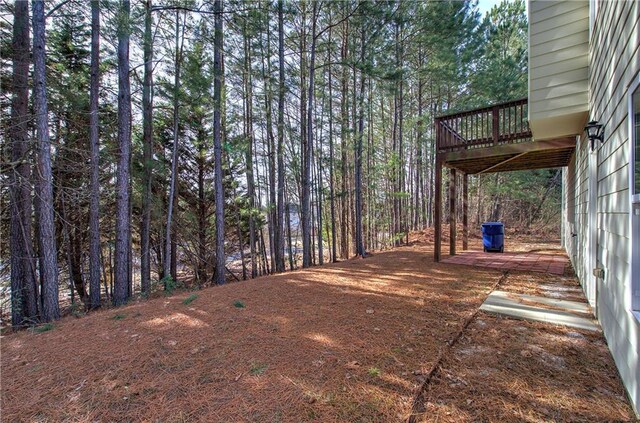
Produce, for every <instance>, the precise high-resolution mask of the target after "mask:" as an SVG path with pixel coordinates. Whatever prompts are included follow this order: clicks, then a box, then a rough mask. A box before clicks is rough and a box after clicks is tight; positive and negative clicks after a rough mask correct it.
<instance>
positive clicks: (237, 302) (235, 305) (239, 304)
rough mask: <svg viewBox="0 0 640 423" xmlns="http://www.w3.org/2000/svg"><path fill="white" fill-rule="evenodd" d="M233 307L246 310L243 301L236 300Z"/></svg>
mask: <svg viewBox="0 0 640 423" xmlns="http://www.w3.org/2000/svg"><path fill="white" fill-rule="evenodd" d="M233 306H234V307H235V308H245V307H246V305H244V303H243V302H242V301H240V300H235V301H234V302H233Z"/></svg>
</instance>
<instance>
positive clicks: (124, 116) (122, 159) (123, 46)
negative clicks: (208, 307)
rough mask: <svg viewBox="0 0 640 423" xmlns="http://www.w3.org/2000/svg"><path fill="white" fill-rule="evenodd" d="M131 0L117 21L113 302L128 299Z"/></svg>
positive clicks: (122, 4)
mask: <svg viewBox="0 0 640 423" xmlns="http://www.w3.org/2000/svg"><path fill="white" fill-rule="evenodd" d="M129 10H130V2H129V0H122V2H121V5H120V11H119V13H120V23H119V25H118V146H119V152H118V153H119V156H118V170H117V180H116V246H115V259H114V261H115V263H114V267H115V275H114V279H115V280H114V287H113V303H114V305H116V306H118V305H122V304H124V303H126V302H127V300H128V285H129V260H130V259H131V254H130V252H129V242H128V241H129V232H130V231H131V215H130V214H129V213H130V208H129V179H130V175H131V169H130V162H131V86H130V81H129Z"/></svg>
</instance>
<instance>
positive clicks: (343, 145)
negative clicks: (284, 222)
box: [340, 10, 349, 259]
mask: <svg viewBox="0 0 640 423" xmlns="http://www.w3.org/2000/svg"><path fill="white" fill-rule="evenodd" d="M346 12H347V11H346V10H345V14H346ZM348 45H349V21H348V20H347V19H345V21H344V24H343V30H342V46H341V51H340V59H341V60H342V62H343V63H346V62H347V49H348ZM341 84H342V93H341V95H340V115H341V116H340V155H341V173H342V181H341V182H342V185H341V191H342V192H341V197H340V209H341V210H340V211H341V215H342V216H341V222H340V223H341V225H340V256H341V257H342V258H343V259H346V258H349V237H348V228H349V224H348V220H349V218H348V216H349V201H348V200H349V189H348V187H347V179H348V175H347V142H348V138H349V135H348V132H349V106H348V103H349V102H348V95H349V73H348V68H347V66H343V67H342V81H341Z"/></svg>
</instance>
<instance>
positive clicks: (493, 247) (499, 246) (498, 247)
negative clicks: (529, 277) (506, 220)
mask: <svg viewBox="0 0 640 423" xmlns="http://www.w3.org/2000/svg"><path fill="white" fill-rule="evenodd" d="M482 244H483V246H484V251H485V252H487V251H496V252H500V253H502V252H504V224H503V223H502V222H485V223H483V224H482Z"/></svg>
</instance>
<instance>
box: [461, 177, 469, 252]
mask: <svg viewBox="0 0 640 423" xmlns="http://www.w3.org/2000/svg"><path fill="white" fill-rule="evenodd" d="M468 249H469V175H468V174H466V173H464V174H463V175H462V250H463V251H466V250H468Z"/></svg>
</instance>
